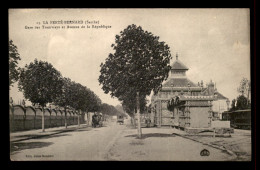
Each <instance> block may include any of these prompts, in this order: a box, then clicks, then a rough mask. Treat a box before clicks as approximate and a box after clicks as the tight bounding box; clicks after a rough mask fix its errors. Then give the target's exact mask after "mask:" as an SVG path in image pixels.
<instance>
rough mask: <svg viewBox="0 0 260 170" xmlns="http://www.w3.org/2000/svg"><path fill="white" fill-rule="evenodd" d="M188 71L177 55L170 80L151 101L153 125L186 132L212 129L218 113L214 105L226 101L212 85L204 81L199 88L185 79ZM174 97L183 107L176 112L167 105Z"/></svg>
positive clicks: (198, 85)
mask: <svg viewBox="0 0 260 170" xmlns="http://www.w3.org/2000/svg"><path fill="white" fill-rule="evenodd" d="M188 70H189V68H188V67H187V66H185V65H184V64H183V63H182V62H181V61H180V60H179V59H178V54H176V60H175V61H174V63H173V64H172V65H171V71H170V76H169V78H168V79H167V81H166V82H165V83H163V85H162V88H161V90H160V91H159V92H158V93H157V94H156V95H153V96H152V97H151V108H152V109H151V110H152V113H151V121H152V122H153V123H154V125H155V126H157V127H161V126H174V127H180V128H184V129H189V128H209V127H211V122H212V120H213V119H214V112H215V111H214V109H213V108H214V106H213V105H214V103H216V101H218V100H221V99H222V100H226V99H227V98H226V97H225V96H223V95H222V94H220V93H219V92H218V91H217V89H216V87H215V85H214V83H213V82H212V81H210V82H209V83H208V84H206V86H204V84H203V81H202V80H201V81H200V82H198V83H197V84H196V83H194V82H192V81H191V80H190V79H189V78H188V77H187V76H186V72H187V71H188ZM175 97H178V98H179V100H180V101H182V103H183V104H182V105H180V106H178V107H176V108H174V111H169V110H168V108H167V104H168V102H169V100H170V99H172V98H175ZM217 103H219V102H217Z"/></svg>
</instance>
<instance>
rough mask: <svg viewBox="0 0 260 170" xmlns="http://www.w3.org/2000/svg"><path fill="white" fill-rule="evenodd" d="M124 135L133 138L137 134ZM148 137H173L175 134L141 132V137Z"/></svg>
mask: <svg viewBox="0 0 260 170" xmlns="http://www.w3.org/2000/svg"><path fill="white" fill-rule="evenodd" d="M125 137H135V138H137V134H136V135H127V136H125ZM150 137H160V138H164V137H175V135H173V134H165V133H147V134H142V139H146V138H150Z"/></svg>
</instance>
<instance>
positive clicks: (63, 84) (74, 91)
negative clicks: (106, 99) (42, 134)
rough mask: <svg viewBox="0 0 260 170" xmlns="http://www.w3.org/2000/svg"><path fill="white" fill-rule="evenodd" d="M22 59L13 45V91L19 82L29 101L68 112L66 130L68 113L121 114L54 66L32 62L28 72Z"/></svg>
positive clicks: (11, 75)
mask: <svg viewBox="0 0 260 170" xmlns="http://www.w3.org/2000/svg"><path fill="white" fill-rule="evenodd" d="M18 60H20V56H19V53H18V50H17V47H16V46H15V45H14V44H13V42H12V41H9V66H10V68H9V88H10V86H12V84H13V83H14V82H15V81H18V88H19V90H20V91H21V92H23V95H24V97H25V99H28V100H29V101H31V103H32V104H33V105H35V104H37V105H39V106H41V107H42V111H44V109H43V108H44V107H46V105H47V104H54V105H56V106H60V107H63V108H64V110H65V127H66V128H67V121H66V115H67V114H66V113H67V109H73V110H75V111H77V112H78V113H79V114H78V122H79V115H80V114H81V113H82V112H86V113H88V112H100V111H101V112H102V111H103V113H104V114H108V115H113V114H118V111H117V110H116V109H115V108H114V107H113V106H111V105H107V104H105V103H104V104H102V102H101V99H100V98H99V97H98V96H97V95H96V94H95V93H94V92H93V91H91V90H90V89H89V88H87V87H86V86H83V85H81V84H80V83H76V82H74V81H72V80H71V79H70V78H66V77H63V76H62V75H61V73H60V72H59V71H58V70H56V69H55V68H54V67H53V66H52V64H50V63H48V62H46V61H38V60H37V59H35V60H34V62H31V63H30V64H29V65H27V64H26V65H25V67H24V68H19V67H18V66H17V64H18V62H17V61H18ZM42 116H43V118H42V131H45V129H44V113H43V112H42Z"/></svg>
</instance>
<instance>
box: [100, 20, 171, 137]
mask: <svg viewBox="0 0 260 170" xmlns="http://www.w3.org/2000/svg"><path fill="white" fill-rule="evenodd" d="M111 47H112V48H113V50H114V51H115V52H114V53H113V54H111V53H110V54H109V55H108V57H107V59H106V61H105V63H101V65H100V67H101V69H100V73H101V74H100V76H99V82H100V84H101V85H102V89H103V90H104V92H105V93H110V95H111V96H112V97H117V98H118V100H119V101H121V102H122V106H123V108H124V110H125V111H126V112H127V113H128V115H130V116H131V117H135V115H136V116H137V125H138V126H137V132H138V137H139V138H141V135H142V132H141V123H140V112H142V111H144V110H145V108H146V96H148V95H150V94H151V92H152V91H153V92H154V93H155V94H156V93H157V92H158V91H159V89H160V88H161V86H162V82H163V81H164V80H166V79H167V77H168V73H169V71H170V69H171V66H170V59H171V53H170V50H169V46H168V45H167V44H165V42H160V41H159V37H158V36H154V35H153V34H152V33H151V32H148V31H144V30H143V29H142V28H141V27H140V26H136V25H134V24H133V25H129V26H128V27H127V28H126V29H124V30H123V31H121V32H120V35H116V36H115V43H114V44H112V45H111Z"/></svg>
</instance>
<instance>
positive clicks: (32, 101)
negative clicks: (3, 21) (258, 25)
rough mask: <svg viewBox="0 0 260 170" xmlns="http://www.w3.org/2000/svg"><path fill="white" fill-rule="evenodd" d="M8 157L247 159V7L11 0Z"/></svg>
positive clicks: (249, 140)
mask: <svg viewBox="0 0 260 170" xmlns="http://www.w3.org/2000/svg"><path fill="white" fill-rule="evenodd" d="M8 12H9V14H8V16H9V96H10V100H9V103H10V104H9V108H10V109H9V125H10V160H11V161H46V160H51V161H61V160H62V161H66V160H70V161H78V160H80V161H93V160H98V161H251V160H252V149H251V148H252V140H251V130H252V128H251V80H250V9H247V8H239V9H237V8H232V9H231V8H230V9H229V8H225V9H221V8H216V9H214V8H210V9H200V8H196V9H186V8H181V9H178V8H164V9H163V8H158V9H153V8H151V9H149V8H146V9H142V8H140V9H134V8H131V9H126V8H124V9H120V8H119V9H110V8H107V9H99V8H92V9H89V8H86V9H75V8H74V9H55V8H54V9H40V8H39V9H38V8H34V9H9V11H8Z"/></svg>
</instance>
